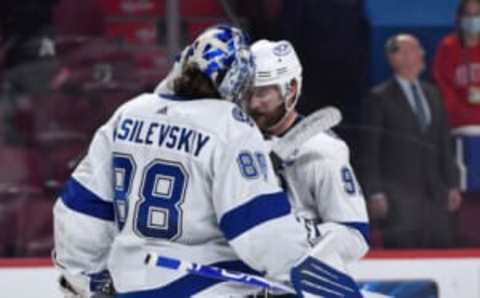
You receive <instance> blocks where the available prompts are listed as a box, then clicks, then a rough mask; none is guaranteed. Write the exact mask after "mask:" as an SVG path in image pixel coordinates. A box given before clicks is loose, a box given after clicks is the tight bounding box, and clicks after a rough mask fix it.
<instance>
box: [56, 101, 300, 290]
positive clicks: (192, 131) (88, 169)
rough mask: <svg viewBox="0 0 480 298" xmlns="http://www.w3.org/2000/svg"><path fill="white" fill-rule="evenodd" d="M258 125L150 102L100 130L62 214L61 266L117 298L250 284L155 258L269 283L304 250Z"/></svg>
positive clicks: (218, 106) (218, 110) (209, 108)
mask: <svg viewBox="0 0 480 298" xmlns="http://www.w3.org/2000/svg"><path fill="white" fill-rule="evenodd" d="M267 154H268V148H267V147H266V145H265V143H264V141H263V140H262V136H261V134H260V132H259V130H258V128H257V127H256V126H255V125H254V124H252V122H251V120H250V118H249V117H247V116H246V115H245V114H244V113H243V112H242V111H241V110H240V109H239V108H238V107H237V106H235V105H234V104H232V103H228V102H225V101H220V100H209V99H203V100H185V99H181V100H179V99H178V98H175V96H170V95H163V96H159V95H157V94H143V95H140V96H138V97H137V98H135V99H133V100H131V101H129V102H127V103H126V104H124V105H123V106H121V107H120V108H119V109H118V110H117V111H116V112H115V114H114V115H113V116H112V118H111V119H110V120H109V121H108V122H107V123H106V124H105V125H103V126H102V127H101V128H99V129H98V131H97V132H96V134H95V137H94V138H93V141H92V143H91V145H90V148H89V151H88V154H87V156H86V157H85V158H84V159H83V160H82V161H81V163H80V164H79V166H78V167H77V168H76V170H75V171H74V173H73V174H72V176H71V178H70V179H69V180H68V182H67V183H66V185H65V188H64V191H63V194H62V195H61V197H60V199H59V200H58V201H57V203H56V205H55V208H54V218H55V250H56V262H57V263H58V267H59V268H61V270H62V273H63V274H64V275H65V276H66V277H67V279H68V280H69V281H71V282H72V283H73V284H74V285H76V286H81V287H88V286H89V285H88V283H89V279H88V275H89V274H93V273H96V272H99V271H102V270H104V269H106V268H108V270H109V271H110V273H111V275H112V277H113V281H114V284H115V287H116V289H117V291H118V293H119V294H118V295H117V296H116V297H121V298H132V297H133V298H138V297H191V296H193V297H234V296H235V297H237V296H236V295H238V296H241V295H245V294H249V293H252V292H255V291H256V290H255V289H254V288H253V289H252V288H249V287H245V286H239V285H237V284H233V283H228V282H220V281H218V280H213V279H207V278H202V277H198V276H193V275H189V274H185V273H183V272H177V271H171V270H168V269H158V268H150V267H147V266H145V265H144V260H145V256H146V254H147V252H155V253H157V254H159V255H164V256H169V257H174V258H178V259H182V260H186V261H191V262H196V263H200V264H210V265H215V266H220V267H224V268H229V269H235V270H239V271H243V272H248V273H252V272H258V273H259V274H260V273H262V274H266V275H267V276H269V277H274V278H281V277H284V276H288V272H289V269H290V267H292V265H293V264H294V263H295V262H297V261H298V260H299V259H300V258H301V257H302V256H303V255H304V254H305V253H306V251H307V250H308V248H309V244H308V239H307V232H306V230H305V228H304V226H303V225H302V224H301V223H299V222H298V221H297V220H296V219H295V217H294V216H293V214H292V213H291V212H290V211H291V207H290V204H289V201H288V198H287V196H286V194H285V193H284V192H283V191H282V189H281V188H280V186H279V185H278V183H277V179H276V178H275V175H274V173H273V170H272V166H271V163H270V161H269V158H268V156H267Z"/></svg>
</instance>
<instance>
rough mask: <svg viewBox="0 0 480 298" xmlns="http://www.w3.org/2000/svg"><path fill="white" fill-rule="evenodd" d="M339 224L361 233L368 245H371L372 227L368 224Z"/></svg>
mask: <svg viewBox="0 0 480 298" xmlns="http://www.w3.org/2000/svg"><path fill="white" fill-rule="evenodd" d="M339 224H342V225H344V226H347V227H350V228H352V229H355V230H357V231H359V232H360V233H361V234H362V236H363V238H365V241H367V243H370V235H369V234H370V226H369V225H368V223H367V222H340V223H339Z"/></svg>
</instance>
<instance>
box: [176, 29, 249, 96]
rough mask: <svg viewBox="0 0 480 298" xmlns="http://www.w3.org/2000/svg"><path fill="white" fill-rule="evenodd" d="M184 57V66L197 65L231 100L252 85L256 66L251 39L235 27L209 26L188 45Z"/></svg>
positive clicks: (222, 93) (241, 94) (242, 94)
mask: <svg viewBox="0 0 480 298" xmlns="http://www.w3.org/2000/svg"><path fill="white" fill-rule="evenodd" d="M183 59H184V63H183V67H185V66H186V65H188V64H190V63H195V64H197V65H198V67H199V69H200V71H202V72H203V73H204V74H205V75H206V76H208V77H209V78H210V80H211V81H212V82H213V84H214V85H215V87H216V88H217V90H218V93H219V94H220V95H221V96H222V98H224V99H226V100H228V101H232V102H239V100H240V99H242V98H243V96H244V95H245V94H246V92H247V91H249V89H250V88H251V86H252V82H253V77H254V75H255V65H254V63H253V56H252V54H251V52H250V49H249V47H248V38H247V36H246V35H245V34H244V33H243V32H242V31H240V30H239V29H237V28H235V27H231V26H227V25H217V26H214V27H211V28H209V29H207V30H206V31H204V32H203V33H202V34H201V35H200V36H198V37H197V39H195V41H194V42H193V43H192V44H191V45H190V46H189V47H188V49H187V51H186V53H184V57H183Z"/></svg>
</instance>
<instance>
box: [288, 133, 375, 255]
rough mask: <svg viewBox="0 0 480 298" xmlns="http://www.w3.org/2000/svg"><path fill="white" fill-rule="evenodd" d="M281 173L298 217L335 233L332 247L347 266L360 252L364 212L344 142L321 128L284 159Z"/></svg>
mask: <svg viewBox="0 0 480 298" xmlns="http://www.w3.org/2000/svg"><path fill="white" fill-rule="evenodd" d="M281 172H282V177H283V180H284V183H285V184H286V185H285V187H286V189H288V194H289V198H290V200H291V202H292V207H293V209H294V211H295V213H296V215H297V216H299V217H300V218H303V219H306V220H308V221H312V222H314V223H317V227H318V228H319V230H320V234H325V233H326V232H334V233H335V234H336V241H335V247H334V249H335V250H336V251H337V252H338V254H339V255H340V256H341V257H342V259H343V261H344V262H345V264H348V263H350V262H352V261H356V260H358V259H360V258H361V257H362V256H364V255H365V253H366V252H367V251H368V230H369V224H368V214H367V209H366V204H365V199H364V197H363V193H362V190H361V187H360V185H359V184H358V182H357V179H356V177H355V174H354V171H353V169H352V167H351V165H350V152H349V149H348V146H347V145H346V144H345V142H343V141H342V140H341V139H339V138H338V137H336V136H335V135H333V133H330V132H320V133H318V134H317V135H315V136H314V137H312V138H311V139H310V140H308V141H307V142H305V144H303V145H301V146H300V148H298V150H296V152H295V154H294V155H293V156H292V157H291V158H289V160H287V161H285V162H284V164H283V169H282V171H281Z"/></svg>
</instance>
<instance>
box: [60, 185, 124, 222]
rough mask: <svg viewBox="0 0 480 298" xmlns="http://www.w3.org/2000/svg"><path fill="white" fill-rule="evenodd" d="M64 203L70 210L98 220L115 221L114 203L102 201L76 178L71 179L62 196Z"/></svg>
mask: <svg viewBox="0 0 480 298" xmlns="http://www.w3.org/2000/svg"><path fill="white" fill-rule="evenodd" d="M61 198H62V201H63V203H64V204H65V205H66V206H67V207H68V208H70V209H72V210H74V211H76V212H79V213H83V214H85V215H89V216H92V217H95V218H98V219H102V220H107V221H113V220H114V218H115V217H114V209H113V203H111V202H107V201H105V200H102V199H100V198H99V197H98V196H97V195H96V194H94V193H93V192H91V191H90V190H88V189H87V188H86V187H84V186H83V185H82V184H81V183H80V182H78V181H77V180H75V179H74V178H70V179H69V180H68V181H67V182H66V183H65V186H64V188H63V192H62V194H61Z"/></svg>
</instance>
